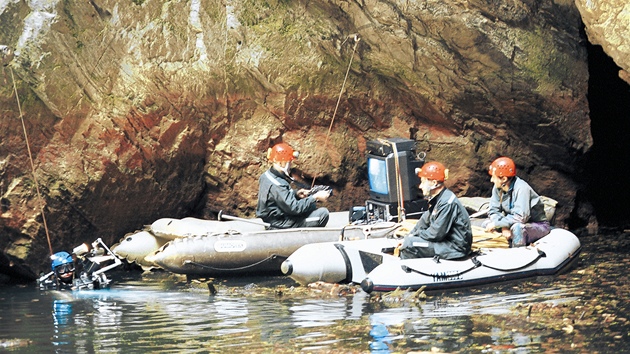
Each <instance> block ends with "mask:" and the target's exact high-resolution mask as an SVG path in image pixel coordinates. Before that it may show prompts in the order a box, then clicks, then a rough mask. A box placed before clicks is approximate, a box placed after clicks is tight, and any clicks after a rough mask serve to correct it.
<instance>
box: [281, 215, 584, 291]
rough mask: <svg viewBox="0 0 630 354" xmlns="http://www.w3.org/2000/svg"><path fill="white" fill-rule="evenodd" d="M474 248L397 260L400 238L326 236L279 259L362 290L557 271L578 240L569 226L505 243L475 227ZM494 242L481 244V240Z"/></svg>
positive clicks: (307, 276) (306, 279)
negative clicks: (461, 254) (465, 253)
mask: <svg viewBox="0 0 630 354" xmlns="http://www.w3.org/2000/svg"><path fill="white" fill-rule="evenodd" d="M473 231H476V232H473V233H474V234H475V239H474V241H473V246H474V249H475V252H474V253H473V255H471V256H470V257H467V258H465V259H460V260H444V259H434V258H421V259H409V260H401V259H400V258H398V257H396V256H394V255H393V254H391V253H392V250H393V248H394V247H395V246H396V245H398V244H399V243H400V242H401V241H402V239H401V238H385V239H374V240H360V241H345V242H328V243H323V244H309V245H305V246H302V247H301V248H300V249H298V250H297V251H296V252H295V253H293V254H292V255H291V256H289V258H287V260H286V261H285V262H283V264H282V265H281V270H282V272H283V273H284V274H285V275H287V276H289V277H291V278H292V279H294V280H296V281H297V282H299V283H301V284H308V283H312V282H316V281H324V282H331V283H356V284H361V287H362V289H363V290H364V291H366V292H368V293H370V292H372V291H392V290H396V289H411V290H417V289H419V288H421V287H425V289H426V290H440V289H450V288H460V287H468V286H475V285H481V284H487V283H492V282H500V281H507V280H513V279H520V278H526V277H531V276H537V275H550V274H555V273H558V272H559V271H561V270H562V269H564V268H565V267H566V266H567V265H569V264H570V263H571V261H572V260H574V259H576V257H577V255H578V254H579V252H580V247H581V246H580V241H579V239H578V238H577V237H576V236H575V235H574V234H573V233H571V232H569V231H567V230H564V229H559V228H556V229H553V230H552V231H551V233H550V234H549V235H547V236H545V237H543V238H542V239H540V240H538V241H537V242H535V243H533V244H531V245H529V246H527V247H521V248H507V242H504V243H503V242H500V240H501V239H502V240H505V239H504V238H502V237H499V236H492V235H491V236H487V233H484V232H483V231H481V232H480V228H475V227H474V228H473ZM488 241H489V242H496V243H497V244H495V245H492V244H490V247H480V246H482V245H483V243H484V242H488Z"/></svg>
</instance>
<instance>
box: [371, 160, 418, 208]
mask: <svg viewBox="0 0 630 354" xmlns="http://www.w3.org/2000/svg"><path fill="white" fill-rule="evenodd" d="M398 160H399V170H398V171H396V158H395V156H394V154H389V155H387V156H378V155H372V154H368V160H367V170H368V171H367V172H368V182H369V187H370V198H371V199H373V200H375V201H377V202H382V203H398V199H399V196H398V183H400V184H401V186H402V198H403V201H407V200H414V199H419V196H418V193H419V190H418V184H420V178H418V176H417V175H416V173H415V169H416V167H420V166H422V164H423V161H420V160H417V159H415V156H414V155H413V154H412V153H411V152H409V151H402V152H399V153H398ZM398 179H400V180H398Z"/></svg>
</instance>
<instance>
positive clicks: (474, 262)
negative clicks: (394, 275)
mask: <svg viewBox="0 0 630 354" xmlns="http://www.w3.org/2000/svg"><path fill="white" fill-rule="evenodd" d="M470 260H471V261H472V265H471V267H470V268H468V269H464V270H462V271H459V272H454V273H451V272H443V273H434V274H431V273H425V272H423V271H421V270H417V269H414V268H411V267H409V266H408V265H405V264H403V265H401V266H400V268H401V269H402V270H403V272H405V273H411V272H413V273H417V274H420V275H424V276H425V277H432V278H434V279H448V278H454V277H458V276H460V275H462V274H464V273H468V272H470V271H471V270H473V269H475V268H479V267H481V266H482V265H483V264H481V262H479V261H478V260H477V258H476V257H473V258H471V259H470Z"/></svg>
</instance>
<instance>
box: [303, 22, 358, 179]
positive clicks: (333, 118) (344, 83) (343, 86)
mask: <svg viewBox="0 0 630 354" xmlns="http://www.w3.org/2000/svg"><path fill="white" fill-rule="evenodd" d="M348 38H349V37H348ZM348 38H346V40H344V41H343V43H341V44H342V45H343V44H344V43H345V42H346V41H347V40H348ZM353 38H354V47H353V48H352V55H351V56H350V62H349V63H348V69H346V76H345V77H344V78H343V83H342V84H341V90H339V97H337V104H336V105H335V110H334V111H333V115H332V119H331V120H330V125H329V126H328V132H327V133H326V139H325V140H324V148H323V149H320V150H319V151H327V150H326V148H327V146H328V140H329V139H330V133H331V132H332V127H333V123H334V122H335V116H336V115H337V110H338V109H339V103H340V102H341V95H342V94H343V90H344V89H345V87H346V82H347V81H348V75H349V74H350V68H351V67H352V60H353V59H354V53H356V51H357V46H358V45H359V41H360V40H361V37H359V34H358V33H356V34H355V35H354V37H353ZM316 177H317V176H316V175H315V176H313V182H311V188H313V186H315V178H316Z"/></svg>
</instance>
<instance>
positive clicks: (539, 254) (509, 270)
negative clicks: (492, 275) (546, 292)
mask: <svg viewBox="0 0 630 354" xmlns="http://www.w3.org/2000/svg"><path fill="white" fill-rule="evenodd" d="M536 251H538V256H537V257H536V258H534V260H532V261H531V262H529V263H527V264H525V265H522V266H520V267H515V268H509V269H506V268H499V267H492V266H489V265H487V264H483V266H484V267H486V268H490V269H494V270H500V271H504V272H511V271H514V270H519V269H523V268H527V267H529V266H530V265H532V264H534V263H536V262H538V260H539V259H541V258H543V257H547V255H546V254H545V252H543V251H541V250H539V249H536Z"/></svg>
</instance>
